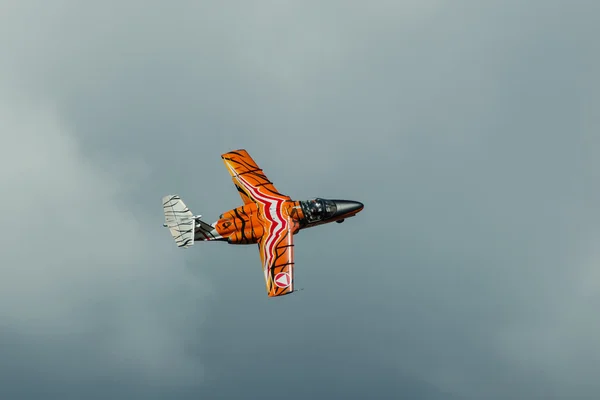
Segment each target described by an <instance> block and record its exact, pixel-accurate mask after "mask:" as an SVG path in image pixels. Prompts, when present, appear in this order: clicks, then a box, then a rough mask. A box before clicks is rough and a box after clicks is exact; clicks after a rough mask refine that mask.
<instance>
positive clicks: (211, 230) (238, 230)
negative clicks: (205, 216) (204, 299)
mask: <svg viewBox="0 0 600 400" xmlns="http://www.w3.org/2000/svg"><path fill="white" fill-rule="evenodd" d="M221 158H222V159H223V162H224V163H225V166H226V167H227V169H228V170H229V173H230V174H231V177H232V180H233V183H234V185H235V187H236V188H237V190H238V192H239V194H240V196H241V198H242V200H243V202H244V205H243V206H240V207H237V208H234V209H233V210H230V211H227V212H226V213H224V214H221V215H220V216H219V220H218V221H216V222H214V223H213V224H207V223H206V222H204V221H202V220H201V219H200V218H201V217H202V216H201V215H193V214H192V213H191V211H190V210H189V209H188V208H187V206H186V205H185V203H184V202H183V201H182V200H181V198H180V197H179V196H178V195H169V196H164V197H163V199H162V201H163V209H164V213H165V224H164V225H163V226H165V227H167V228H169V230H170V231H171V235H172V236H173V238H174V239H175V243H176V244H177V246H178V247H190V246H191V245H193V244H194V242H196V241H227V242H228V243H229V244H258V249H259V252H260V258H261V260H262V265H263V272H264V274H265V283H266V287H267V294H268V295H269V296H270V297H276V296H283V295H286V294H290V293H292V292H294V250H293V249H294V239H293V237H294V235H295V234H296V233H298V232H299V231H300V230H301V229H304V228H310V227H313V226H317V225H322V224H326V223H329V222H333V221H335V222H338V223H341V222H343V221H344V219H346V218H349V217H353V216H354V215H356V214H357V213H358V212H360V211H362V209H363V204H362V203H360V202H358V201H349V200H329V199H323V198H314V199H310V200H305V201H296V200H292V199H291V198H290V197H289V196H286V195H283V194H281V193H279V192H278V191H277V189H275V186H274V185H273V183H272V182H271V181H269V179H268V178H267V177H266V175H265V174H264V173H263V171H262V169H260V168H259V166H258V165H257V164H256V162H254V160H253V159H252V157H250V155H249V154H248V152H246V150H243V149H241V150H236V151H231V152H229V153H225V154H223V155H221Z"/></svg>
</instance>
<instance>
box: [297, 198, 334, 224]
mask: <svg viewBox="0 0 600 400" xmlns="http://www.w3.org/2000/svg"><path fill="white" fill-rule="evenodd" d="M300 206H301V207H302V212H303V213H304V216H305V217H306V220H307V221H308V222H309V223H313V222H318V221H323V220H325V219H327V218H331V217H332V216H333V214H335V212H336V211H337V207H336V205H335V203H334V202H333V201H331V200H327V199H322V198H319V197H316V198H314V199H310V200H305V201H301V202H300Z"/></svg>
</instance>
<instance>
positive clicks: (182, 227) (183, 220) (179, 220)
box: [162, 194, 222, 248]
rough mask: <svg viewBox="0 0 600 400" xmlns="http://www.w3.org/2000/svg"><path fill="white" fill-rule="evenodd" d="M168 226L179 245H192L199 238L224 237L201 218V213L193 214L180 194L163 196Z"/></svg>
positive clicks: (166, 225) (214, 238) (213, 238)
mask: <svg viewBox="0 0 600 400" xmlns="http://www.w3.org/2000/svg"><path fill="white" fill-rule="evenodd" d="M162 202H163V210H164V213H165V224H164V225H163V226H164V227H166V228H169V231H171V236H173V239H175V243H176V244H177V247H184V248H185V247H190V246H192V245H193V244H194V242H195V241H198V240H216V239H222V238H221V236H220V235H219V234H218V233H217V231H216V230H215V229H214V228H213V227H212V226H211V225H209V224H207V223H206V222H204V221H202V220H200V217H201V215H198V216H196V215H193V214H192V212H191V211H190V209H189V208H188V207H187V206H186V205H185V203H184V202H183V200H181V198H180V197H179V195H176V194H175V195H168V196H164V197H163V198H162Z"/></svg>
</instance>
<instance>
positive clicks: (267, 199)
mask: <svg viewBox="0 0 600 400" xmlns="http://www.w3.org/2000/svg"><path fill="white" fill-rule="evenodd" d="M221 158H222V159H223V162H224V163H225V166H226V167H227V170H228V171H229V173H230V174H231V178H232V180H233V183H234V185H235V187H236V188H237V190H238V192H239V193H240V197H241V198H242V200H243V201H244V204H248V203H252V202H255V203H259V204H267V203H268V204H274V203H279V202H281V201H283V200H291V198H290V197H289V196H285V195H283V194H281V193H279V191H278V190H277V189H276V188H275V186H274V185H273V182H271V181H270V180H269V178H267V176H266V175H265V174H264V172H263V170H262V169H260V167H259V166H258V165H257V164H256V162H255V161H254V160H253V159H252V157H250V154H248V152H247V151H246V150H243V149H240V150H235V151H230V152H229V153H225V154H222V155H221Z"/></svg>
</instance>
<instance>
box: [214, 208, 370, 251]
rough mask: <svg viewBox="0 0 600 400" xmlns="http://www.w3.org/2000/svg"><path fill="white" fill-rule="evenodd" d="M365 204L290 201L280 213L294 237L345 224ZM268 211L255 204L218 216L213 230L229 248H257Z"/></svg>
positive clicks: (280, 209)
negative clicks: (286, 220)
mask: <svg viewBox="0 0 600 400" xmlns="http://www.w3.org/2000/svg"><path fill="white" fill-rule="evenodd" d="M362 209H363V204H362V203H360V202H357V201H350V200H329V199H323V198H314V199H310V200H304V201H300V200H288V201H284V202H283V203H282V204H281V207H278V209H277V210H270V212H273V213H275V212H277V213H280V214H281V216H282V217H283V218H286V219H289V220H290V221H291V222H292V226H293V230H292V233H293V234H296V233H298V231H300V230H301V229H306V228H310V227H313V226H317V225H322V224H327V223H330V222H334V221H335V222H343V221H344V219H346V218H349V217H352V216H354V215H356V214H357V213H359V212H360V211H362ZM265 219H266V218H265V211H264V210H260V209H259V206H258V205H257V204H256V203H248V204H245V205H243V206H240V207H236V208H234V209H232V210H229V211H227V212H225V213H223V214H221V215H220V216H219V219H218V220H217V221H216V222H215V223H214V224H212V225H213V227H214V229H215V230H216V231H217V232H218V234H219V235H220V236H221V237H222V239H221V240H226V241H227V242H228V243H230V244H255V243H258V242H259V241H260V239H261V237H262V236H263V233H264V226H265V222H266V220H265Z"/></svg>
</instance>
